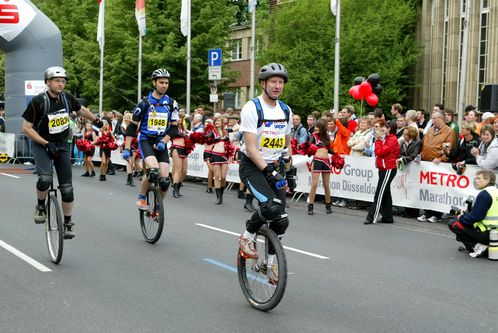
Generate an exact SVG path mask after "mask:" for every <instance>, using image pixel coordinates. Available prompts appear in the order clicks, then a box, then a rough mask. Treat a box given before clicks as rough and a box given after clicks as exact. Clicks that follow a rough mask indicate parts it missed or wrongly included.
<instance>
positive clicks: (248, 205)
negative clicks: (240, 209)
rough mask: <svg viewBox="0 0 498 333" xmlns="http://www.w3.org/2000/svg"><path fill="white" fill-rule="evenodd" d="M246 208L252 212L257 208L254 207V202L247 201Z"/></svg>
mask: <svg viewBox="0 0 498 333" xmlns="http://www.w3.org/2000/svg"><path fill="white" fill-rule="evenodd" d="M244 209H245V210H247V211H248V212H250V213H252V212H254V211H255V210H256V208H254V206H253V205H252V202H246V203H245V204H244Z"/></svg>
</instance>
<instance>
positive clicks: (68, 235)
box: [64, 222, 75, 239]
mask: <svg viewBox="0 0 498 333" xmlns="http://www.w3.org/2000/svg"><path fill="white" fill-rule="evenodd" d="M73 227H74V223H73V222H64V239H73V238H74V236H75V234H74V230H73Z"/></svg>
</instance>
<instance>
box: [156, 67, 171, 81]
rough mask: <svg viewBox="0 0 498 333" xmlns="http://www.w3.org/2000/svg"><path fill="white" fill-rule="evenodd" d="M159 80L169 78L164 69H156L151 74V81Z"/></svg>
mask: <svg viewBox="0 0 498 333" xmlns="http://www.w3.org/2000/svg"><path fill="white" fill-rule="evenodd" d="M160 78H167V79H169V78H170V75H169V72H168V70H167V69H164V68H158V69H156V70H155V71H153V72H152V80H157V79H160Z"/></svg>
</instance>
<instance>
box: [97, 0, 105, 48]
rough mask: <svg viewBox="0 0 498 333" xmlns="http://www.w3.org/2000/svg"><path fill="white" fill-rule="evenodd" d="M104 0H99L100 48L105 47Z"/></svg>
mask: <svg viewBox="0 0 498 333" xmlns="http://www.w3.org/2000/svg"><path fill="white" fill-rule="evenodd" d="M104 1H105V0H98V2H99V23H98V25H97V42H99V48H100V49H101V50H102V48H103V47H104Z"/></svg>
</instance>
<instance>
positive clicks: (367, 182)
mask: <svg viewBox="0 0 498 333" xmlns="http://www.w3.org/2000/svg"><path fill="white" fill-rule="evenodd" d="M203 152H204V147H203V146H199V145H196V148H195V149H194V151H193V152H192V153H191V154H190V155H189V156H188V172H187V175H189V176H192V177H201V178H207V172H208V171H207V166H206V163H204V161H203ZM98 155H99V154H98V152H95V156H98ZM344 157H345V165H344V168H343V169H342V170H333V173H332V175H331V177H330V189H331V193H332V196H337V197H341V198H346V199H354V200H362V201H369V202H372V201H373V197H374V194H375V189H376V186H377V181H378V179H379V177H378V169H377V168H376V167H375V160H374V158H371V157H358V156H344ZM111 158H112V161H113V163H117V164H125V162H124V161H123V159H122V157H121V154H120V153H119V151H113V152H112V156H111ZM95 159H96V160H98V158H95ZM292 159H293V163H294V165H295V166H296V167H297V176H298V181H297V187H296V189H295V191H296V192H303V193H309V189H310V186H311V173H310V172H309V171H308V166H307V163H310V162H311V160H312V158H311V157H307V156H302V155H293V156H292ZM478 170H479V167H477V166H468V167H467V169H466V171H465V173H464V174H463V175H457V174H456V172H455V171H454V170H453V169H452V168H451V164H449V163H439V164H435V163H430V162H420V163H415V162H412V163H410V164H409V165H408V166H407V167H405V168H404V169H403V170H398V172H397V174H396V177H395V178H394V180H393V182H392V184H391V193H392V197H393V204H394V205H395V206H401V207H412V208H419V209H430V210H434V211H439V212H449V211H450V209H451V206H456V207H459V208H465V206H466V205H465V200H467V198H469V197H471V198H475V196H476V195H477V193H479V191H478V190H477V189H476V188H475V187H474V177H475V173H476V171H478ZM227 181H228V182H233V183H239V182H240V179H239V165H238V164H237V163H230V164H229V167H228V173H227ZM317 194H324V192H323V187H322V183H321V182H320V183H319V186H318V189H317Z"/></svg>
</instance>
